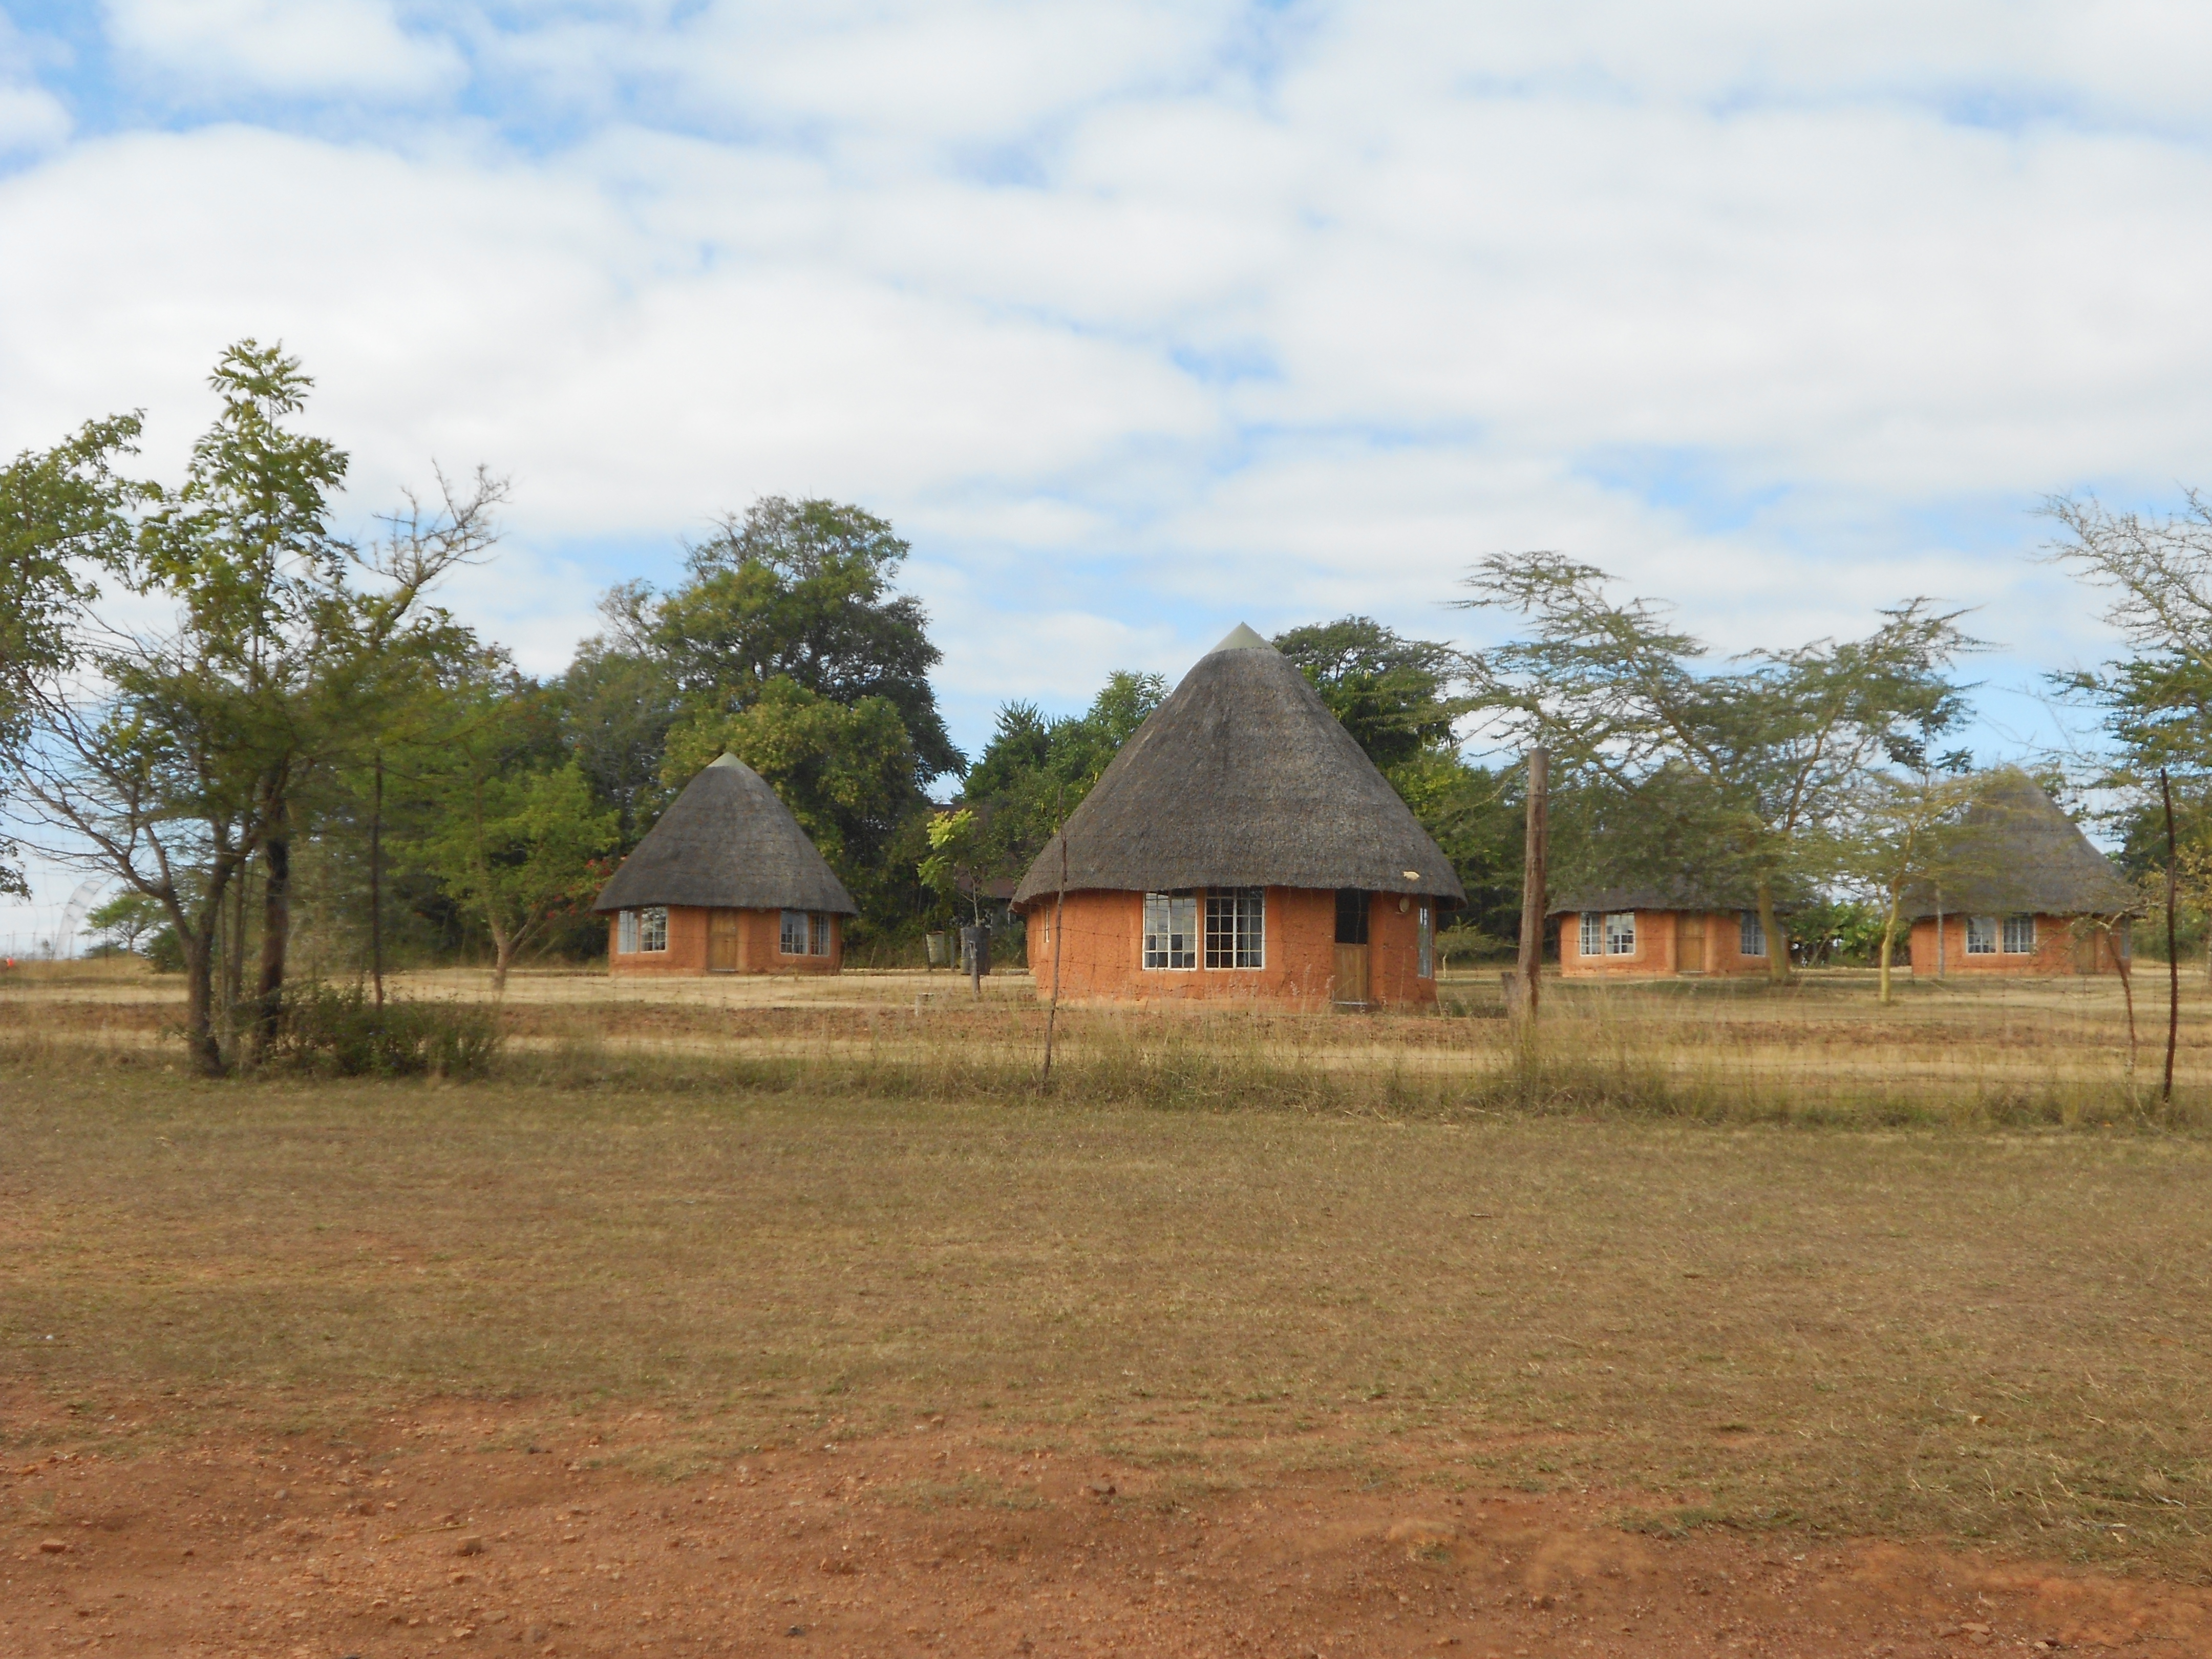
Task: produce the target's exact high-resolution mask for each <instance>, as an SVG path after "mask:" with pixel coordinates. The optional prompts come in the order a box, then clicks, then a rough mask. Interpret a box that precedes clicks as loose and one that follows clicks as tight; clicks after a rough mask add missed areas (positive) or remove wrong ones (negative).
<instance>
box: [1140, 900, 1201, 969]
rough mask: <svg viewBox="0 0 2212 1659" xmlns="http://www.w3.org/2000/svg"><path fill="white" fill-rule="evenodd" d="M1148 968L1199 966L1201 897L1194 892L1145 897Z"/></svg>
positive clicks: (1146, 957) (1146, 959)
mask: <svg viewBox="0 0 2212 1659" xmlns="http://www.w3.org/2000/svg"><path fill="white" fill-rule="evenodd" d="M1145 966H1146V967H1147V968H1160V969H1172V968H1195V967H1197V966H1198V896H1197V895H1196V894H1194V893H1147V894H1146V895H1145Z"/></svg>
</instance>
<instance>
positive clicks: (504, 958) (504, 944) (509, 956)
mask: <svg viewBox="0 0 2212 1659" xmlns="http://www.w3.org/2000/svg"><path fill="white" fill-rule="evenodd" d="M486 926H487V927H488V928H489V931H490V933H491V994H493V995H494V996H495V997H503V996H505V995H506V994H507V968H508V966H509V965H510V964H511V963H513V961H514V950H515V946H516V945H518V944H520V942H521V936H520V934H518V933H513V932H512V931H510V930H509V929H507V928H505V927H501V926H500V925H499V924H498V923H497V922H495V921H487V923H486Z"/></svg>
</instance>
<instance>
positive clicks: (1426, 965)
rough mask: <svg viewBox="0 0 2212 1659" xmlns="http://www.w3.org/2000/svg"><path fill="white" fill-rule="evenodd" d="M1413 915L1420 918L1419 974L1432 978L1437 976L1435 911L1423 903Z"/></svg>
mask: <svg viewBox="0 0 2212 1659" xmlns="http://www.w3.org/2000/svg"><path fill="white" fill-rule="evenodd" d="M1415 915H1418V916H1419V918H1420V940H1421V966H1420V969H1419V972H1420V976H1421V977H1422V978H1423V979H1434V978H1435V977H1436V976H1437V924H1436V921H1435V912H1433V911H1432V910H1431V909H1430V908H1429V907H1428V906H1427V905H1425V904H1424V905H1422V906H1420V907H1419V909H1418V910H1417V911H1416V912H1415Z"/></svg>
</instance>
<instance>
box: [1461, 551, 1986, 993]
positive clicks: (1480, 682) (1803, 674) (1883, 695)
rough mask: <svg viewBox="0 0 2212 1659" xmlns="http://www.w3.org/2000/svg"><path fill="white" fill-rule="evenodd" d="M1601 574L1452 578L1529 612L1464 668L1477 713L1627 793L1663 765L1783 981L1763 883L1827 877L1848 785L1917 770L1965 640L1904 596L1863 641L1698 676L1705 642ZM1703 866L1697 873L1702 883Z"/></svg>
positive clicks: (1484, 565) (1481, 568) (1949, 696)
mask: <svg viewBox="0 0 2212 1659" xmlns="http://www.w3.org/2000/svg"><path fill="white" fill-rule="evenodd" d="M1608 580H1609V578H1608V577H1607V575H1606V574H1605V573H1604V572H1603V571H1601V570H1599V569H1597V568H1595V567H1593V566H1590V565H1585V564H1577V563H1575V562H1572V561H1571V560H1569V559H1566V558H1564V557H1562V556H1559V554H1556V553H1532V554H1526V555H1507V554H1498V555H1493V556H1491V557H1489V558H1486V559H1485V560H1483V561H1482V562H1480V564H1478V565H1477V566H1476V567H1475V569H1474V573H1473V574H1471V575H1469V576H1468V579H1467V583H1466V585H1467V586H1468V587H1470V588H1472V589H1473V590H1474V595H1475V597H1474V598H1473V599H1465V600H1462V601H1460V604H1461V605H1462V606H1464V607H1466V608H1469V609H1495V610H1501V611H1510V612H1512V613H1515V614H1517V615H1519V616H1521V617H1525V618H1527V619H1528V621H1529V622H1530V623H1532V624H1533V631H1532V633H1531V635H1529V637H1528V638H1526V639H1523V640H1520V641H1513V642H1511V643H1509V644H1506V645H1503V646H1499V647H1496V648H1494V649H1492V650H1489V651H1484V652H1478V653H1474V654H1473V655H1472V656H1471V657H1470V658H1469V659H1468V674H1469V678H1470V681H1471V684H1472V686H1473V690H1474V706H1475V707H1477V708H1480V709H1482V710H1485V711H1487V712H1488V713H1489V714H1490V715H1491V716H1492V719H1493V720H1494V721H1495V722H1496V723H1497V725H1498V727H1499V728H1500V729H1501V730H1502V732H1504V734H1506V735H1507V736H1508V737H1509V738H1510V739H1511V740H1513V741H1516V742H1517V743H1518V744H1523V745H1528V744H1534V743H1536V742H1538V741H1541V742H1543V743H1545V744H1547V746H1548V747H1549V748H1550V750H1551V751H1552V754H1553V766H1554V768H1556V769H1560V770H1561V771H1563V772H1565V774H1566V775H1568V776H1569V777H1570V778H1575V777H1577V775H1579V777H1580V778H1582V779H1587V780H1595V781H1602V782H1605V783H1607V784H1610V785H1611V786H1613V787H1614V788H1616V789H1618V790H1620V791H1623V792H1626V794H1627V795H1628V796H1629V797H1630V798H1631V799H1633V798H1634V797H1635V796H1636V794H1637V793H1638V790H1639V789H1640V787H1642V786H1644V784H1645V783H1646V782H1647V781H1650V780H1652V779H1653V778H1655V777H1656V776H1657V775H1660V774H1661V773H1662V770H1667V771H1671V772H1673V773H1674V774H1677V775H1680V780H1681V781H1680V784H1678V787H1676V788H1675V789H1674V792H1673V793H1674V798H1675V799H1676V801H1677V803H1678V805H1677V807H1676V811H1678V812H1679V811H1680V810H1681V804H1682V803H1687V804H1689V805H1690V806H1691V808H1692V810H1693V811H1694V812H1695V813H1696V815H1697V817H1696V819H1695V822H1696V823H1697V825H1698V829H1699V840H1700V842H1702V843H1703V844H1704V845H1705V846H1706V847H1707V848H1709V849H1710V850H1709V853H1708V857H1709V858H1710V860H1711V862H1712V863H1714V864H1717V865H1724V866H1727V867H1728V868H1729V871H1730V872H1740V873H1741V876H1742V877H1743V878H1746V879H1747V881H1748V883H1749V884H1750V885H1751V887H1752V889H1753V892H1754V893H1755V894H1756V896H1757V904H1758V909H1759V921H1760V925H1761V927H1763V928H1764V929H1765V935H1766V938H1767V939H1768V940H1769V941H1771V944H1770V947H1769V950H1768V952H1767V963H1768V971H1769V972H1770V974H1771V975H1773V976H1774V977H1775V978H1776V979H1778V980H1779V979H1784V978H1787V977H1788V975H1789V973H1790V960H1789V954H1788V952H1787V951H1786V950H1784V949H1781V948H1778V946H1779V942H1780V941H1781V940H1782V939H1784V937H1785V935H1784V933H1783V932H1782V930H1781V927H1780V926H1779V924H1778V918H1777V916H1776V914H1775V900H1776V896H1777V893H1778V890H1781V889H1782V888H1783V887H1784V884H1788V883H1790V882H1791V881H1793V880H1803V879H1808V878H1818V877H1820V876H1821V875H1823V874H1826V873H1827V872H1829V871H1831V870H1832V869H1833V868H1834V867H1835V863H1836V854H1837V850H1838V835H1839V833H1840V831H1841V829H1843V827H1844V823H1845V821H1846V820H1847V818H1848V817H1849V815H1850V811H1851V809H1852V805H1853V802H1854V799H1855V798H1856V792H1857V787H1858V786H1859V784H1860V783H1861V781H1863V779H1864V777H1865V776H1866V775H1867V774H1868V773H1869V770H1870V769H1873V768H1875V767H1876V766H1879V765H1883V764H1903V765H1915V764H1919V763H1923V762H1924V760H1925V758H1926V756H1927V753H1928V750H1929V745H1930V744H1931V743H1932V742H1933V741H1934V740H1935V739H1936V738H1938V737H1939V736H1940V735H1941V734H1942V733H1943V732H1948V731H1949V730H1950V729H1951V728H1953V727H1954V726H1957V725H1958V724H1959V723H1960V721H1961V720H1963V719H1964V717H1965V714H1966V702H1965V699H1964V697H1963V696H1962V695H1961V693H1960V690H1959V689H1958V688H1957V687H1955V686H1954V685H1953V684H1951V683H1950V681H1949V680H1948V678H1947V677H1946V671H1947V670H1948V667H1949V665H1950V664H1951V663H1952V661H1953V660H1954V659H1955V658H1956V657H1957V656H1958V655H1959V654H1960V653H1962V652H1964V651H1966V650H1968V649H1971V648H1972V647H1973V645H1974V643H1975V642H1974V641H1972V640H1970V639H1969V638H1968V637H1967V636H1966V635H1965V634H1964V633H1962V632H1961V631H1960V628H1959V626H1958V619H1959V615H1960V613H1958V612H1955V611H1951V612H1946V611H1937V610H1936V609H1935V608H1934V607H1933V606H1932V605H1931V604H1930V603H1929V601H1928V600H1926V599H1913V600H1911V601H1909V602H1908V603H1906V604H1905V605H1900V606H1899V607H1898V608H1896V609H1894V610H1891V611H1884V612H1883V613H1882V615H1883V617H1884V621H1883V623H1882V625H1881V627H1880V628H1878V629H1875V631H1874V632H1873V633H1872V634H1870V635H1868V636H1867V637H1865V638H1864V639H1862V640H1851V641H1833V640H1820V641H1814V642H1813V643H1812V644H1809V645H1805V646H1801V647H1796V648H1794V649H1790V650H1785V651H1760V652H1754V653H1750V654H1748V655H1747V656H1743V657H1739V658H1736V659H1734V661H1733V664H1732V665H1730V666H1728V667H1725V668H1719V669H1715V670H1711V671H1702V672H1701V671H1699V664H1700V663H1702V661H1703V660H1704V659H1705V658H1706V657H1707V656H1708V655H1709V653H1708V650H1707V647H1705V644H1704V643H1703V642H1702V641H1699V640H1697V639H1696V638H1694V637H1692V635H1687V634H1685V633H1682V632H1680V631H1679V630H1676V629H1672V628H1670V627H1668V626H1667V625H1666V624H1665V623H1664V622H1663V620H1662V612H1661V609H1660V607H1659V606H1658V605H1656V603H1655V602H1653V601H1651V600H1649V599H1632V600H1630V601H1628V602H1626V603H1619V602H1616V601H1614V600H1613V599H1611V598H1609V597H1608V596H1607V592H1606V588H1607V582H1608ZM1700 873H1705V872H1700Z"/></svg>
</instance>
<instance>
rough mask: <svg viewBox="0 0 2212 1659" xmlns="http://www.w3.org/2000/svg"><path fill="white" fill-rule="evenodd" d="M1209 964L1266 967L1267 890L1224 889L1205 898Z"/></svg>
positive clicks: (1231, 966) (1207, 960)
mask: <svg viewBox="0 0 2212 1659" xmlns="http://www.w3.org/2000/svg"><path fill="white" fill-rule="evenodd" d="M1206 966H1207V967H1209V968H1264V967H1266V966H1267V889H1266V888H1264V887H1221V888H1216V889H1213V890H1209V891H1208V892H1207V894H1206Z"/></svg>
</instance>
